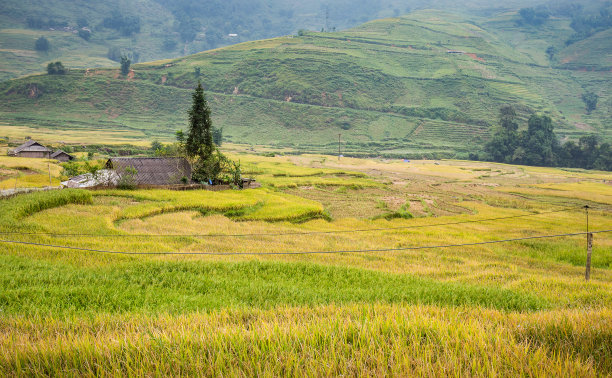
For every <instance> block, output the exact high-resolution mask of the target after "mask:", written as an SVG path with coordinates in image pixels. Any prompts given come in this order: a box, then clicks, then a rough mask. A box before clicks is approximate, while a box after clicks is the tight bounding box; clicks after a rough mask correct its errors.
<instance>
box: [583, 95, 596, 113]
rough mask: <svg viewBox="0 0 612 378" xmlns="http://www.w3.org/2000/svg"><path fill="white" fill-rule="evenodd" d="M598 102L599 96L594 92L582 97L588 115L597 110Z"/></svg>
mask: <svg viewBox="0 0 612 378" xmlns="http://www.w3.org/2000/svg"><path fill="white" fill-rule="evenodd" d="M598 100H599V96H598V95H597V94H596V93H594V92H586V93H584V94H583V95H582V101H584V105H586V110H587V113H589V114H590V113H591V112H592V111H593V110H595V109H596V108H597V101H598Z"/></svg>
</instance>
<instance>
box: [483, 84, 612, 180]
mask: <svg viewBox="0 0 612 378" xmlns="http://www.w3.org/2000/svg"><path fill="white" fill-rule="evenodd" d="M583 98H584V96H583ZM585 101H586V100H585ZM595 101H596V99H595ZM553 128H554V127H553V125H552V121H551V119H550V118H549V117H547V116H542V115H535V114H534V115H532V116H531V117H530V118H529V121H528V128H527V130H524V131H522V132H520V133H519V132H518V124H517V122H516V112H515V111H514V109H513V108H512V107H502V108H501V109H500V127H499V128H498V130H497V131H496V132H495V134H494V135H493V138H492V139H491V141H489V142H488V143H487V145H486V147H485V148H486V151H487V153H488V157H489V159H491V160H493V161H497V162H502V163H515V164H517V163H518V164H527V165H537V166H549V167H550V166H563V167H578V168H586V169H600V170H606V171H612V149H611V148H610V144H609V143H603V144H601V145H600V144H599V140H598V138H597V137H596V136H595V135H588V136H583V137H580V139H579V143H578V144H576V143H574V142H573V141H568V142H566V143H565V144H563V145H560V144H559V142H558V139H557V136H556V135H555V133H554V131H553Z"/></svg>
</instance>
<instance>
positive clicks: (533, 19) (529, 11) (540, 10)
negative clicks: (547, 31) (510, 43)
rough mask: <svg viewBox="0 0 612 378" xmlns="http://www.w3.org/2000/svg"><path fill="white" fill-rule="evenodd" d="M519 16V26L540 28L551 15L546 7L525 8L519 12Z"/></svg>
mask: <svg viewBox="0 0 612 378" xmlns="http://www.w3.org/2000/svg"><path fill="white" fill-rule="evenodd" d="M519 16H521V18H520V19H519V21H518V23H519V24H521V25H523V24H526V25H534V26H538V25H542V24H543V23H544V22H545V21H546V20H548V18H549V17H550V13H549V11H548V9H546V8H544V7H537V8H523V9H521V10H520V11H519Z"/></svg>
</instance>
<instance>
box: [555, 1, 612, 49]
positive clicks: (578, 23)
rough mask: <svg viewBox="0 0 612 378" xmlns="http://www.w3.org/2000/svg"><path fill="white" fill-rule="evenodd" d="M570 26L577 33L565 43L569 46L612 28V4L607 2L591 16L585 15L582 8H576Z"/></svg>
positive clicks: (590, 14)
mask: <svg viewBox="0 0 612 378" xmlns="http://www.w3.org/2000/svg"><path fill="white" fill-rule="evenodd" d="M570 26H571V27H572V29H574V31H575V33H574V34H573V35H572V36H571V37H570V38H569V39H568V40H567V41H565V44H566V45H568V46H569V45H571V44H573V43H576V42H578V41H581V40H583V39H586V38H588V37H590V36H592V35H593V34H595V33H597V32H600V31H602V30H607V29H610V28H612V4H610V3H609V2H606V3H604V4H603V5H602V6H601V7H600V8H599V10H598V11H597V12H596V13H589V14H585V13H583V11H582V8H576V10H575V13H573V14H572V23H571V24H570Z"/></svg>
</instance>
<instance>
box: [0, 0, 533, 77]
mask: <svg viewBox="0 0 612 378" xmlns="http://www.w3.org/2000/svg"><path fill="white" fill-rule="evenodd" d="M528 4H530V2H528V1H526V0H510V1H506V2H504V3H503V4H501V5H499V4H498V5H495V4H490V3H489V2H488V1H484V0H471V1H469V2H462V3H461V4H456V2H453V1H451V0H439V1H436V2H435V3H432V2H431V1H425V0H408V1H399V0H376V1H374V0H350V1H349V0H325V1H324V0H311V1H307V2H303V1H302V2H300V1H281V0H266V1H264V0H207V1H197V0H139V1H134V0H107V1H102V2H100V1H98V2H92V1H88V0H70V1H68V0H44V1H43V0H23V1H22V0H3V1H2V2H0V81H2V80H6V79H10V78H15V77H18V76H22V75H25V74H31V73H36V72H41V71H44V69H45V66H46V65H47V63H49V62H51V61H55V60H61V61H64V62H67V63H69V64H70V66H71V67H78V68H91V67H112V66H117V65H118V64H117V63H116V62H118V61H119V57H120V54H127V55H129V56H130V57H131V58H132V60H133V61H140V62H144V61H152V60H158V59H167V58H176V57H180V56H185V55H188V54H193V53H196V52H200V51H204V50H209V49H212V48H218V47H221V46H227V45H231V44H236V43H239V42H245V41H250V40H257V39H262V38H271V37H277V36H282V35H289V34H295V33H297V32H298V30H300V29H306V30H317V31H319V30H322V29H326V30H328V31H331V30H340V29H346V28H349V27H353V26H356V25H359V24H361V23H363V22H366V21H368V20H373V19H376V18H384V17H390V16H398V15H401V14H406V13H409V12H410V11H411V10H415V9H421V8H423V7H425V6H426V7H435V8H438V9H457V10H458V9H461V11H464V12H470V11H482V9H491V8H499V7H520V6H526V5H528ZM82 28H86V29H87V30H84V29H82ZM79 33H81V34H79ZM79 35H81V36H82V37H79ZM41 36H44V37H45V38H47V39H48V40H49V41H50V42H51V49H50V50H49V51H48V52H47V51H44V52H40V51H36V50H35V49H34V42H35V40H36V39H37V38H39V37H41Z"/></svg>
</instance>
